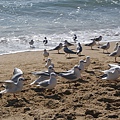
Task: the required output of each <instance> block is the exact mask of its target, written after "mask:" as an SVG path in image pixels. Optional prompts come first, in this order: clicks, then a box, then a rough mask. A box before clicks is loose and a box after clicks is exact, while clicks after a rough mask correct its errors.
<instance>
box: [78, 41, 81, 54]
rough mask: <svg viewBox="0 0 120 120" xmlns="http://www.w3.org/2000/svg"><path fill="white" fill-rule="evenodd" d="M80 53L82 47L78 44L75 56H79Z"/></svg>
mask: <svg viewBox="0 0 120 120" xmlns="http://www.w3.org/2000/svg"><path fill="white" fill-rule="evenodd" d="M81 52H82V46H81V44H80V43H78V44H77V55H80V54H81Z"/></svg>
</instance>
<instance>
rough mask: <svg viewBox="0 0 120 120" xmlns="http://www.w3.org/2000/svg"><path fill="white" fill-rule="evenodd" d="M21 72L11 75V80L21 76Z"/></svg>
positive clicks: (15, 80)
mask: <svg viewBox="0 0 120 120" xmlns="http://www.w3.org/2000/svg"><path fill="white" fill-rule="evenodd" d="M21 75H23V74H21V73H17V74H14V75H13V77H12V78H11V80H12V81H14V82H17V81H18V78H19V77H21Z"/></svg>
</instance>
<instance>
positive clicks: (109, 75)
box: [100, 67, 120, 80]
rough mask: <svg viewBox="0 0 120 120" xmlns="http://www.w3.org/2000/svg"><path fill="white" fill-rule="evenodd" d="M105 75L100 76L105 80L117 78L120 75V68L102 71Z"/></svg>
mask: <svg viewBox="0 0 120 120" xmlns="http://www.w3.org/2000/svg"><path fill="white" fill-rule="evenodd" d="M102 72H103V73H104V75H102V76H100V77H101V78H102V79H103V80H116V79H118V78H119V77H120V68H116V67H115V68H114V69H109V70H105V71H102Z"/></svg>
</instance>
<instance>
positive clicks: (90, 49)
mask: <svg viewBox="0 0 120 120" xmlns="http://www.w3.org/2000/svg"><path fill="white" fill-rule="evenodd" d="M87 50H95V51H99V49H96V48H93V49H87Z"/></svg>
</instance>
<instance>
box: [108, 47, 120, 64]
mask: <svg viewBox="0 0 120 120" xmlns="http://www.w3.org/2000/svg"><path fill="white" fill-rule="evenodd" d="M109 56H110V57H115V62H117V61H116V58H117V57H119V56H120V46H118V48H117V50H116V51H113V52H112V53H110V54H109Z"/></svg>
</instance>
